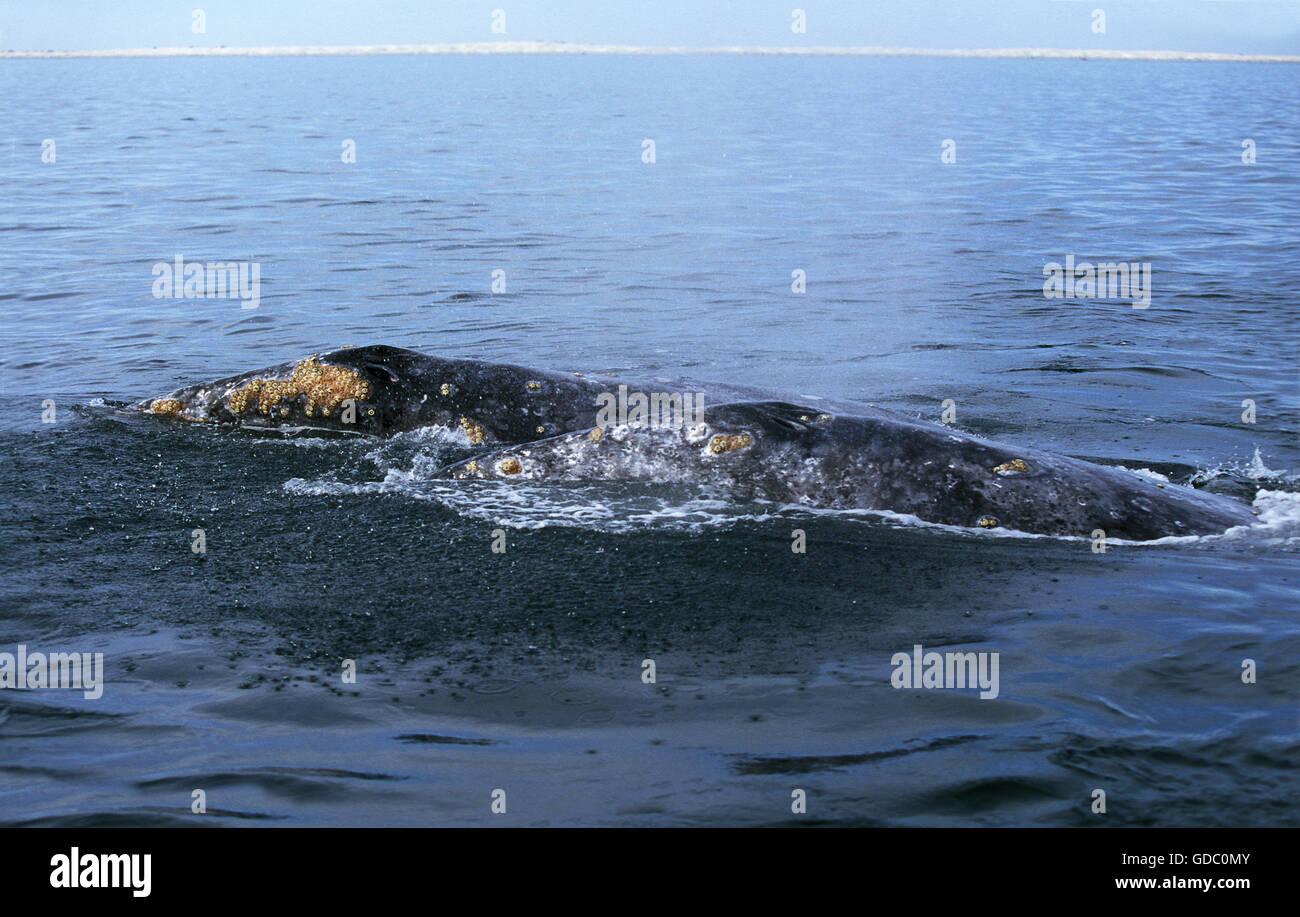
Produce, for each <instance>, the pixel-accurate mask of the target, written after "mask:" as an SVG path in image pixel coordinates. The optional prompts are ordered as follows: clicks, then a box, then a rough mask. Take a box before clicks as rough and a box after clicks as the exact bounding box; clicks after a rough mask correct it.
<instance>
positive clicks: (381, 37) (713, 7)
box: [0, 0, 1300, 54]
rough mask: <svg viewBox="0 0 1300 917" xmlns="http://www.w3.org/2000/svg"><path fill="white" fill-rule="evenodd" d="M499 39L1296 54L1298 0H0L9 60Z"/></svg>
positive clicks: (0, 26) (2, 42)
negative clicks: (198, 22)
mask: <svg viewBox="0 0 1300 917" xmlns="http://www.w3.org/2000/svg"><path fill="white" fill-rule="evenodd" d="M795 9H802V10H803V11H804V13H805V16H806V23H807V26H806V32H804V33H802V34H798V33H796V32H794V31H793V30H792V28H791V26H792V22H793V17H792V12H793V11H794V10H795ZM195 10H202V11H203V20H204V28H205V31H204V32H202V33H196V32H195V31H194V28H193V25H194V15H193V14H194V11H195ZM497 10H501V11H504V13H505V17H504V23H505V32H504V34H501V33H497V32H493V30H492V23H493V14H494V11H497ZM1095 10H1103V11H1104V12H1105V32H1104V34H1103V33H1099V32H1095V31H1094V27H1095V26H1094V23H1095V21H1096V20H1095V15H1094V11H1095ZM498 21H500V17H499V16H498ZM502 39H505V40H518V41H529V40H544V41H567V42H575V43H596V44H635V45H704V46H708V45H805V44H806V45H895V46H897V45H904V46H910V47H923V48H944V49H947V48H1019V47H1050V48H1085V49H1091V48H1112V49H1116V50H1138V49H1141V50H1171V51H1220V52H1239V53H1248V54H1279V53H1280V54H1300V0H694V2H691V0H171V2H168V0H0V49H3V50H21V51H38V50H47V49H48V50H75V51H82V50H98V49H105V48H148V47H153V46H174V45H181V46H187V45H194V46H217V45H226V46H231V47H237V46H255V45H304V44H306V45H319V44H328V45H349V44H417V43H418V44H423V43H442V42H465V41H494V40H502Z"/></svg>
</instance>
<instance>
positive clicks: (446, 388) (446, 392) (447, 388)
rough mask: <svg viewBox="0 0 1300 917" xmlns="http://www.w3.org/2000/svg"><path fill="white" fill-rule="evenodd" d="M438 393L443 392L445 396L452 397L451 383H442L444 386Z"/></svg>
mask: <svg viewBox="0 0 1300 917" xmlns="http://www.w3.org/2000/svg"><path fill="white" fill-rule="evenodd" d="M438 391H439V392H441V393H442V394H443V395H450V394H451V383H450V382H444V383H442V385H441V386H440V387H439V388H438Z"/></svg>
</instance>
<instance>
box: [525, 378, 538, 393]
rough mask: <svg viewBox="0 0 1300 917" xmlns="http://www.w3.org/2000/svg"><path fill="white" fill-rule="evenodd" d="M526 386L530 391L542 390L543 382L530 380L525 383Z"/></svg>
mask: <svg viewBox="0 0 1300 917" xmlns="http://www.w3.org/2000/svg"><path fill="white" fill-rule="evenodd" d="M524 388H526V389H528V390H529V391H530V392H540V391H541V390H542V383H540V382H537V381H535V380H534V381H529V382H526V383H524Z"/></svg>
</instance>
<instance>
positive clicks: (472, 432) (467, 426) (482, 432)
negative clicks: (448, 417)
mask: <svg viewBox="0 0 1300 917" xmlns="http://www.w3.org/2000/svg"><path fill="white" fill-rule="evenodd" d="M460 428H461V429H462V430H464V431H465V435H466V436H468V437H469V441H470V442H471V443H473V444H474V445H476V446H477V445H478V444H479V443H481V442H483V440H484V439H486V438H487V428H486V427H484V426H483V425H482V424H481V423H477V422H476V421H473V420H470V419H469V418H468V417H462V418H461V419H460Z"/></svg>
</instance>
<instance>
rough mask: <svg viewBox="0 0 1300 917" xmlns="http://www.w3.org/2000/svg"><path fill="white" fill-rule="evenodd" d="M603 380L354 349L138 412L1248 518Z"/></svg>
mask: <svg viewBox="0 0 1300 917" xmlns="http://www.w3.org/2000/svg"><path fill="white" fill-rule="evenodd" d="M610 388H611V383H610V382H609V381H602V380H601V379H599V378H590V377H579V376H576V375H574V376H566V375H561V374H557V373H545V372H538V371H536V370H530V369H527V368H525V367H522V366H514V365H509V364H499V363H484V362H480V361H477V360H448V359H442V358H439V357H430V356H426V355H424V354H420V353H416V352H415V351H410V350H403V349H401V348H396V347H386V346H372V347H355V348H346V349H344V350H339V351H334V352H332V353H329V354H325V355H323V356H319V357H311V358H308V359H307V360H302V361H298V362H295V363H285V364H281V365H279V366H275V367H271V368H269V369H265V370H261V371H258V372H252V373H245V374H243V375H239V376H230V377H227V378H224V379H220V380H217V381H215V382H212V383H208V384H206V385H193V386H189V387H187V388H183V389H180V390H178V391H176V392H173V393H171V394H169V395H165V396H162V397H159V398H152V399H146V400H145V401H141V402H138V403H137V404H136V405H133V407H134V408H135V409H137V410H140V411H144V412H146V413H151V414H162V415H168V416H172V417H177V418H180V419H183V420H189V421H195V422H208V423H225V424H233V425H239V426H246V427H252V428H271V429H283V428H290V427H310V428H313V429H328V430H338V431H344V432H354V433H366V434H385V433H392V432H396V431H401V430H407V429H412V428H415V427H421V426H428V425H433V424H438V425H444V426H449V427H453V428H455V427H459V428H460V429H462V430H464V431H465V433H466V435H467V436H468V437H469V439H470V442H471V443H474V444H475V445H479V444H487V445H499V446H500V448H497V449H495V451H491V452H486V453H484V454H480V455H477V456H475V457H472V458H469V459H465V460H463V461H460V462H457V463H455V464H453V465H450V466H448V467H446V468H444V469H442V470H441V471H440V472H438V476H440V477H446V478H460V479H465V478H481V479H488V478H490V479H498V480H507V481H649V482H684V483H693V484H701V485H704V486H708V487H713V488H718V489H722V490H725V491H726V492H727V493H729V494H731V495H733V496H735V497H737V498H739V499H759V500H768V501H774V502H778V503H784V504H794V505H798V506H806V507H809V508H817V509H865V510H876V511H889V512H894V513H900V514H906V515H910V516H915V517H917V518H919V519H921V520H924V521H926V522H933V523H940V524H949V525H956V526H966V527H980V528H1005V529H1014V530H1017V531H1021V532H1028V533H1034V534H1045V535H1073V536H1081V537H1094V533H1095V532H1096V531H1097V530H1098V529H1100V530H1101V531H1102V532H1104V533H1105V535H1106V537H1107V538H1120V539H1126V540H1134V541H1146V540H1151V539H1155V538H1161V537H1165V536H1169V535H1207V534H1217V533H1220V532H1223V531H1225V530H1226V529H1228V528H1231V527H1233V526H1237V525H1246V524H1250V523H1251V522H1253V521H1254V515H1253V513H1252V511H1251V509H1250V508H1249V507H1247V506H1246V505H1245V504H1243V503H1241V502H1239V501H1237V500H1233V499H1231V498H1229V497H1224V496H1219V495H1217V494H1212V493H1205V492H1202V491H1197V490H1194V489H1192V488H1188V487H1182V486H1179V485H1176V484H1165V483H1161V482H1157V481H1154V480H1152V479H1150V478H1147V477H1144V476H1141V475H1138V474H1135V473H1133V472H1129V471H1125V470H1123V469H1118V468H1109V467H1106V466H1103V465H1097V464H1095V463H1092V462H1086V461H1083V460H1080V459H1074V458H1069V457H1066V456H1060V455H1055V454H1052V453H1048V452H1041V451H1038V450H1034V449H1025V448H1019V447H1010V446H1004V445H1001V444H998V443H995V442H991V441H988V440H985V439H982V438H980V437H977V436H972V435H970V434H966V433H962V432H960V431H957V430H954V429H952V428H949V427H945V426H942V425H939V424H934V423H928V422H924V421H918V420H912V419H909V418H906V417H902V416H900V415H897V414H893V413H891V412H889V411H884V410H879V409H872V410H870V411H869V412H867V413H863V414H855V415H843V414H836V415H830V414H825V413H822V412H820V411H819V410H817V409H814V408H808V407H802V406H799V405H794V404H787V403H784V402H777V401H762V402H739V403H731V404H721V405H710V406H708V408H707V409H706V413H705V416H704V418H703V420H702V422H699V423H690V424H683V425H680V426H675V427H674V426H661V427H655V426H648V425H637V426H628V425H626V424H624V425H614V426H599V425H597V418H598V416H599V405H600V401H599V399H600V396H601V395H603V394H606V393H608V392H609V391H610Z"/></svg>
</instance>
